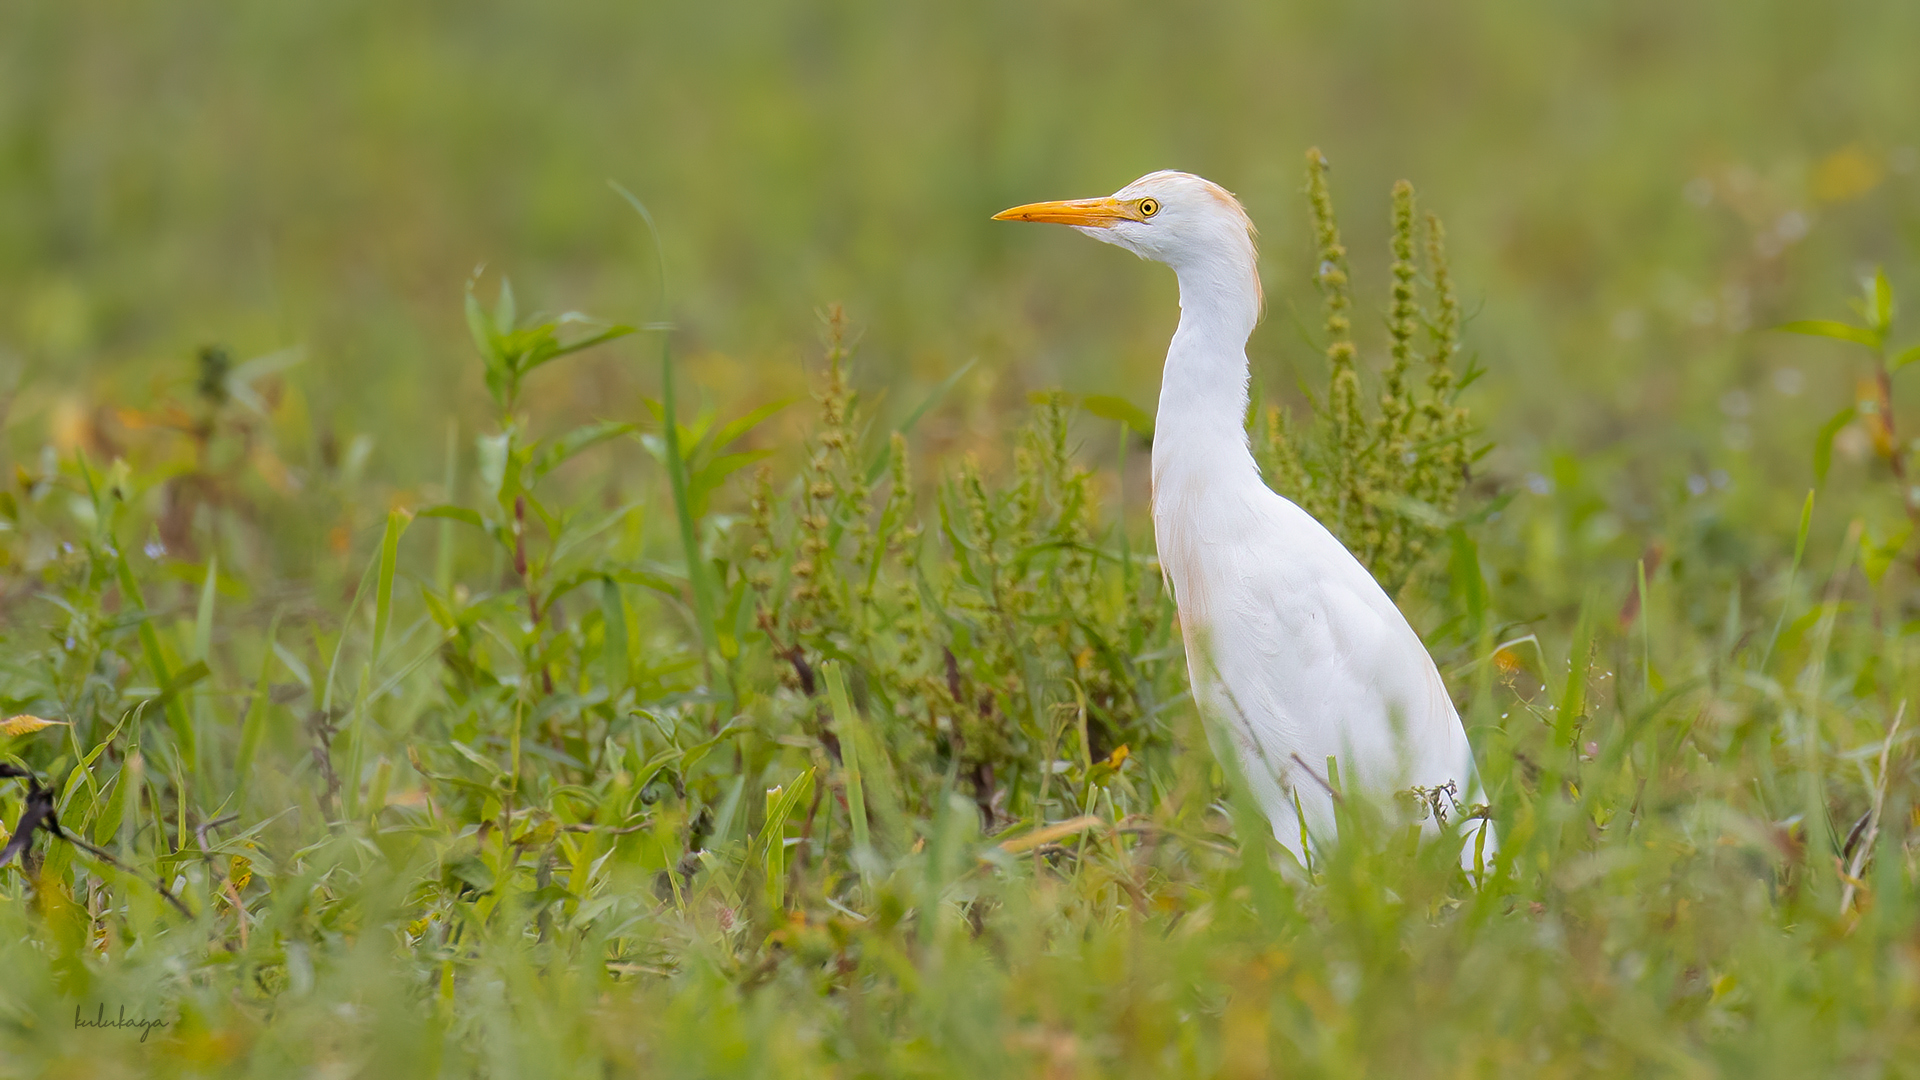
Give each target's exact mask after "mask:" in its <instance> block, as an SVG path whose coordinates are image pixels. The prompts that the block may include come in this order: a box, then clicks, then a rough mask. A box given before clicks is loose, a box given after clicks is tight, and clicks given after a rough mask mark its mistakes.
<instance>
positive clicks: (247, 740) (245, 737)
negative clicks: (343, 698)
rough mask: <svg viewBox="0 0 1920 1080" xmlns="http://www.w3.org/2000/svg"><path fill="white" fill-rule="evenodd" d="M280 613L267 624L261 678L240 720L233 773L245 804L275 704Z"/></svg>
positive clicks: (261, 660) (242, 801)
mask: <svg viewBox="0 0 1920 1080" xmlns="http://www.w3.org/2000/svg"><path fill="white" fill-rule="evenodd" d="M279 636H280V616H279V615H278V614H277V613H276V614H275V615H274V617H273V621H272V622H271V623H269V624H268V625H267V644H268V647H267V648H265V649H263V650H261V653H262V655H261V658H260V678H259V680H258V681H256V682H255V683H254V684H253V700H252V701H250V702H248V703H247V715H246V718H245V719H244V720H242V721H241V723H240V750H239V753H238V755H237V756H236V757H235V758H234V764H233V771H234V776H236V777H238V778H239V785H240V799H239V802H240V805H241V806H243V807H244V806H245V805H246V803H245V799H246V791H247V788H248V786H249V784H250V783H251V781H252V779H253V759H254V756H255V755H256V754H258V753H259V752H260V740H261V739H262V738H263V737H264V736H265V735H266V731H267V711H268V710H269V709H271V708H272V707H273V680H272V678H271V675H272V674H273V661H274V649H273V647H272V646H273V643H274V642H276V641H277V640H279Z"/></svg>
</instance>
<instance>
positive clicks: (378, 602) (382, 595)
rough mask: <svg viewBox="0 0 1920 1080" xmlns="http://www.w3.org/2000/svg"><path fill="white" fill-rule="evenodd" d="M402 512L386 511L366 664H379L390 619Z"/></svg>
mask: <svg viewBox="0 0 1920 1080" xmlns="http://www.w3.org/2000/svg"><path fill="white" fill-rule="evenodd" d="M407 521H408V514H407V512H406V511H405V510H389V511H387V529H386V532H385V533H384V534H383V535H382V536H381V537H380V576H379V579H378V582H377V584H376V585H375V586H374V593H373V655H372V656H371V657H369V658H368V661H367V662H368V663H369V664H378V663H379V662H380V646H381V645H382V644H383V643H384V642H385V641H386V637H387V624H388V623H389V622H390V621H392V619H393V575H394V570H395V568H396V566H397V564H398V562H399V558H400V535H401V534H402V533H404V532H406V531H407Z"/></svg>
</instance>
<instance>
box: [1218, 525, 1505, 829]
mask: <svg viewBox="0 0 1920 1080" xmlns="http://www.w3.org/2000/svg"><path fill="white" fill-rule="evenodd" d="M1261 502H1262V503H1264V502H1265V500H1261ZM1258 509H1259V510H1260V511H1261V512H1260V513H1259V514H1258V515H1257V516H1258V518H1259V519H1260V523H1259V525H1258V527H1257V529H1256V531H1255V532H1254V534H1253V535H1223V536H1219V537H1218V538H1217V539H1216V540H1215V541H1214V542H1211V543H1209V542H1208V541H1205V540H1203V541H1201V542H1202V543H1207V545H1208V547H1209V548H1210V549H1211V550H1209V551H1208V552H1207V553H1206V555H1207V557H1206V558H1203V559H1197V560H1193V562H1192V563H1191V565H1197V566H1204V567H1207V568H1208V569H1207V571H1205V574H1206V579H1205V580H1195V581H1192V582H1191V583H1190V584H1189V589H1190V591H1191V592H1192V593H1193V594H1194V599H1195V600H1196V602H1197V606H1199V607H1201V608H1202V609H1203V611H1202V612H1197V613H1196V614H1200V615H1201V618H1200V619H1199V620H1197V621H1198V622H1199V623H1200V624H1201V625H1199V626H1196V627H1194V629H1196V630H1198V631H1199V636H1200V637H1201V640H1200V641H1199V642H1197V643H1196V644H1198V645H1199V646H1200V648H1201V650H1202V651H1203V653H1204V654H1205V655H1204V656H1203V658H1202V662H1204V663H1205V664H1206V666H1207V670H1205V671H1203V669H1202V667H1201V666H1200V663H1196V664H1195V667H1194V672H1195V677H1196V681H1199V682H1206V683H1210V684H1211V687H1210V689H1211V690H1212V695H1211V696H1213V697H1215V698H1216V699H1217V700H1216V702H1215V704H1216V706H1217V707H1218V708H1220V710H1221V711H1223V712H1225V713H1227V714H1228V715H1227V718H1228V719H1229V720H1231V721H1232V722H1233V723H1234V725H1235V726H1236V727H1237V728H1239V729H1240V731H1241V734H1242V741H1243V743H1244V742H1246V741H1249V740H1250V741H1251V742H1252V743H1254V744H1255V746H1256V747H1257V749H1258V751H1259V752H1260V755H1261V757H1263V758H1264V759H1265V760H1266V762H1267V764H1268V765H1269V767H1271V768H1273V769H1275V770H1276V771H1277V772H1279V773H1281V774H1282V775H1283V778H1284V774H1286V773H1287V772H1289V771H1291V770H1292V769H1296V768H1302V767H1305V768H1309V769H1312V770H1314V771H1315V772H1316V774H1319V775H1322V776H1323V777H1324V769H1325V762H1326V759H1327V758H1328V757H1337V758H1338V759H1339V761H1340V765H1341V780H1342V783H1343V784H1346V785H1351V784H1354V783H1358V784H1360V785H1362V786H1363V787H1365V788H1367V789H1369V790H1371V791H1374V792H1376V793H1383V794H1384V793H1390V792H1392V791H1396V790H1405V789H1407V788H1409V787H1412V786H1414V785H1421V786H1431V785H1436V784H1444V783H1446V782H1447V781H1449V780H1453V781H1455V782H1456V783H1457V784H1458V786H1459V788H1460V789H1461V790H1463V791H1464V790H1465V789H1466V788H1467V786H1468V781H1469V778H1468V777H1467V776H1466V775H1465V773H1466V771H1467V769H1468V768H1469V766H1468V764H1467V763H1468V761H1469V760H1470V753H1469V751H1468V750H1467V744H1466V735H1465V732H1464V731H1463V730H1462V729H1461V726H1460V721H1459V717H1458V715H1457V714H1456V712H1455V711H1454V708H1453V703H1452V701H1451V700H1450V699H1449V697H1448V695H1447V692H1446V685H1445V683H1444V682H1443V681H1442V680H1441V678H1440V675H1439V672H1438V670H1437V669H1435V667H1434V664H1433V659H1432V657H1431V656H1430V655H1428V653H1427V650H1426V647H1425V645H1423V644H1422V643H1421V641H1420V638H1419V635H1417V634H1415V633H1414V631H1413V628H1412V627H1411V626H1409V625H1408V624H1407V621H1406V619H1405V617H1404V616H1402V615H1401V614H1400V611H1399V609H1398V608H1396V607H1394V605H1393V602H1392V601H1391V600H1390V599H1389V598H1388V597H1387V595H1386V593H1385V592H1384V591H1383V590H1382V589H1381V588H1380V586H1379V585H1378V584H1377V583H1376V582H1375V581H1374V580H1373V577H1372V576H1371V575H1370V574H1368V573H1367V571H1366V569H1365V568H1363V567H1362V566H1361V565H1360V563H1359V562H1358V560H1356V559H1355V558H1354V557H1353V556H1352V555H1351V554H1350V553H1349V552H1348V551H1347V550H1346V548H1345V547H1343V546H1342V545H1341V544H1340V542H1339V541H1338V540H1337V539H1335V538H1334V537H1333V535H1332V534H1331V533H1329V532H1327V530H1326V529H1325V528H1323V527H1322V526H1321V525H1320V524H1319V523H1318V522H1317V521H1315V520H1314V519H1313V518H1312V517H1311V516H1309V515H1308V514H1307V513H1306V512H1305V511H1302V510H1300V509H1299V508H1298V507H1296V506H1294V505H1293V504H1292V503H1289V502H1287V501H1285V500H1283V499H1281V498H1279V497H1278V496H1273V497H1272V502H1271V504H1266V505H1262V506H1260V507H1259V508H1258ZM1188 606H1189V605H1187V604H1186V603H1185V602H1184V601H1183V603H1182V607H1183V608H1187V607H1188ZM1249 749H1251V748H1249ZM1295 779H1296V780H1297V775H1296V777H1295ZM1289 786H1293V785H1292V784H1289Z"/></svg>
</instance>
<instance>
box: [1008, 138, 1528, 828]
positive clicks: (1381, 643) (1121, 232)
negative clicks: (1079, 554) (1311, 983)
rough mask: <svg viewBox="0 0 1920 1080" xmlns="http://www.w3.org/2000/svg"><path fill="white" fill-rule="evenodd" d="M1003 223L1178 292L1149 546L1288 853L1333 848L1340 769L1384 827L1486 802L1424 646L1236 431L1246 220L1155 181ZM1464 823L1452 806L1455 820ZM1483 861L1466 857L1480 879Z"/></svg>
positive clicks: (1241, 382)
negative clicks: (1415, 796)
mask: <svg viewBox="0 0 1920 1080" xmlns="http://www.w3.org/2000/svg"><path fill="white" fill-rule="evenodd" d="M995 217H996V218H997V219H1000V220H1012V221H1042V222H1056V223H1059V224H1065V225H1072V226H1074V227H1076V228H1078V229H1079V230H1080V231H1081V232H1083V233H1086V234H1087V235H1088V236H1091V237H1093V238H1095V239H1097V240H1102V241H1105V242H1107V243H1110V244H1115V245H1118V246H1120V247H1123V248H1126V249H1127V250H1129V251H1132V252H1134V253H1135V254H1137V255H1139V256H1141V257H1142V258H1147V259H1152V260H1154V261H1156V262H1162V263H1165V264H1167V265H1168V266H1170V267H1172V268H1173V271H1174V273H1175V275H1176V276H1177V277H1178V278H1179V281H1180V326H1179V328H1178V329H1177V330H1175V331H1174V335H1173V342H1172V344H1171V345H1170V346H1169V347H1168V349H1167V363H1166V370H1165V372H1164V374H1163V375H1162V378H1161V384H1160V406H1159V412H1158V415H1157V416H1156V418H1155V424H1154V428H1155V430H1154V439H1153V528H1154V537H1155V540H1156V541H1157V543H1158V547H1159V555H1160V566H1161V568H1162V570H1163V572H1164V573H1165V574H1166V577H1167V581H1168V583H1169V584H1170V585H1171V586H1172V588H1173V595H1174V602H1175V604H1176V606H1177V607H1178V608H1179V612H1180V628H1181V633H1182V636H1183V637H1184V638H1185V641H1186V646H1187V669H1188V675H1189V677H1190V678H1191V679H1192V682H1193V688H1194V696H1195V699H1196V700H1197V701H1198V702H1199V703H1200V706H1201V709H1202V711H1203V713H1204V714H1205V715H1206V716H1207V718H1208V719H1209V720H1210V721H1212V722H1214V723H1217V724H1220V725H1222V726H1223V728H1224V729H1225V730H1226V731H1228V732H1230V733H1231V735H1232V738H1233V742H1234V745H1235V747H1236V748H1237V749H1238V751H1239V754H1240V761H1241V764H1242V768H1243V771H1244V772H1245V774H1246V776H1247V779H1248V782H1249V784H1250V786H1251V787H1252V789H1253V792H1254V795H1255V797H1256V798H1258V799H1259V801H1260V803H1261V805H1262V807H1263V809H1265V811H1266V813H1267V817H1268V818H1269V819H1270V820H1271V821H1272V823H1273V830H1274V836H1275V837H1276V838H1278V839H1279V841H1280V842H1281V843H1282V844H1283V845H1285V846H1286V847H1287V848H1288V849H1289V850H1291V851H1293V853H1294V854H1295V855H1296V856H1297V857H1300V858H1301V859H1303V860H1304V859H1305V857H1306V851H1307V848H1309V847H1319V846H1322V845H1324V844H1326V843H1328V842H1330V841H1331V840H1332V839H1333V838H1334V835H1335V823H1334V812H1333V807H1334V798H1333V795H1332V794H1331V793H1330V791H1329V788H1328V784H1327V781H1328V779H1329V777H1328V776H1327V775H1326V773H1327V766H1326V762H1327V760H1328V759H1329V758H1333V759H1335V760H1337V761H1338V763H1339V774H1340V776H1339V779H1340V786H1341V788H1342V791H1343V797H1349V798H1351V797H1355V796H1362V797H1366V798H1369V799H1372V800H1375V801H1377V802H1378V803H1379V804H1380V805H1381V806H1382V807H1383V808H1387V809H1388V810H1389V811H1390V812H1391V811H1392V810H1393V808H1394V806H1395V804H1396V803H1397V802H1400V800H1397V799H1396V798H1395V796H1397V795H1400V794H1401V793H1407V792H1412V791H1414V790H1415V789H1424V790H1426V791H1429V792H1430V791H1432V790H1433V789H1436V788H1445V787H1446V786H1447V785H1449V784H1451V785H1452V786H1453V787H1452V790H1453V791H1454V792H1455V795H1456V799H1457V803H1458V804H1459V805H1464V804H1465V803H1466V802H1467V800H1468V799H1469V798H1477V796H1478V792H1477V791H1476V790H1475V787H1474V784H1473V764H1472V762H1473V755H1472V751H1471V749H1470V748H1469V747H1468V745H1467V736H1466V731H1465V730H1464V729H1463V728H1462V727H1461V725H1460V717H1459V714H1458V713H1457V712H1455V710H1454V707H1453V702H1452V700H1451V699H1450V698H1449V697H1448V696H1447V688H1446V684H1445V683H1443V682H1442V681H1441V679H1440V673H1439V671H1438V670H1437V669H1435V667H1434V664H1433V658H1432V657H1431V656H1429V655H1428V653H1427V650H1426V646H1425V645H1423V644H1422V643H1421V641H1420V637H1419V635H1417V634H1415V633H1414V631H1413V628H1412V627H1411V626H1409V625H1408V624H1407V620H1406V618H1405V617H1404V616H1402V615H1401V614H1400V611H1399V609H1398V608H1396V607H1395V606H1394V604H1393V601H1392V600H1391V599H1389V598H1388V597H1387V594H1386V592H1385V591H1384V590H1382V589H1381V588H1380V586H1379V584H1378V583H1377V582H1375V581H1374V579H1373V576H1372V575H1371V574H1369V573H1367V570H1366V568H1365V567H1363V566H1361V565H1360V563H1359V561H1358V560H1357V559H1355V558H1354V557H1353V555H1352V553H1350V552H1348V551H1347V549H1346V548H1345V547H1344V546H1343V545H1342V544H1341V543H1340V541H1339V540H1337V539H1335V538H1334V536H1333V534H1332V533H1330V532H1328V531H1327V530H1326V528H1325V527H1324V526H1322V525H1321V524H1320V523H1319V522H1318V521H1315V520H1314V519H1313V517H1312V516H1311V515H1309V514H1308V513H1307V512H1306V511H1304V510H1302V509H1300V508H1299V507H1298V506H1296V505H1294V504H1293V503H1292V502H1290V501H1288V500H1287V499H1284V498H1282V497H1281V496H1279V495H1276V494H1275V493H1274V492H1273V491H1272V490H1271V489H1269V488H1268V487H1267V486H1266V484H1265V483H1264V482H1262V480H1261V478H1260V472H1259V468H1258V467H1257V466H1256V465H1255V464H1254V460H1253V454H1252V452H1251V450H1250V449H1249V447H1248V444H1247V434H1246V430H1245V428H1244V426H1243V424H1242V418H1243V417H1244V416H1245V415H1246V410H1247V353H1246V344H1247V337H1248V335H1250V334H1251V333H1252V332H1253V328H1254V324H1255V323H1257V322H1258V321H1259V318H1260V305H1261V294H1260V277H1259V273H1258V270H1257V267H1256V255H1255V249H1254V230H1253V223H1252V222H1251V221H1250V220H1249V219H1248V218H1247V214H1246V211H1244V210H1243V209H1241V207H1240V204H1239V202H1238V201H1237V200H1235V199H1234V197H1233V196H1232V195H1231V194H1229V193H1228V192H1227V191H1226V190H1225V189H1223V188H1221V187H1220V186H1219V185H1217V184H1214V183H1212V182H1210V181H1207V180H1203V179H1201V178H1200V177H1197V176H1193V175H1190V174H1188V173H1180V172H1157V173H1152V174H1149V175H1147V176H1143V177H1141V178H1140V179H1138V180H1135V181H1134V182H1133V183H1131V184H1128V185H1127V186H1126V187H1124V188H1121V189H1120V190H1119V191H1117V192H1115V193H1114V194H1113V195H1111V196H1108V197H1105V198H1098V199H1076V200H1070V201H1065V202H1048V203H1032V204H1029V205H1026V206H1017V207H1014V208H1013V209H1011V210H1006V211H1003V212H1001V213H1000V214H997V215H995ZM1443 798H1444V797H1443ZM1455 804H1456V800H1455V799H1447V800H1445V801H1444V802H1443V803H1442V805H1443V807H1444V808H1445V809H1446V811H1447V812H1448V813H1449V814H1450V815H1451V814H1453V813H1455ZM1403 805H1404V804H1403ZM1296 807H1298V812H1297V811H1296ZM1303 814H1304V818H1305V820H1304V821H1302V815H1303ZM1478 827H1480V828H1484V827H1485V826H1484V825H1481V826H1478ZM1428 828H1429V830H1431V829H1432V828H1433V822H1432V819H1431V818H1429V824H1428ZM1303 834H1304V836H1305V837H1306V838H1307V843H1306V844H1305V845H1303V843H1302V837H1303ZM1487 839H1488V841H1489V843H1488V846H1487V848H1486V849H1485V850H1487V851H1489V852H1490V851H1491V843H1490V841H1491V837H1490V836H1489V837H1488V838H1487ZM1472 851H1473V844H1472V843H1471V842H1470V843H1469V844H1468V845H1467V848H1466V849H1465V850H1464V851H1463V860H1464V861H1466V862H1467V863H1468V864H1469V865H1470V866H1471V864H1472V859H1473V856H1472Z"/></svg>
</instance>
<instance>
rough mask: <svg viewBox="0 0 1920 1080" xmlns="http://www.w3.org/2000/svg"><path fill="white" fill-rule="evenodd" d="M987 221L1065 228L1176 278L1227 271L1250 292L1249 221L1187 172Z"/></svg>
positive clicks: (1218, 190) (1214, 187) (1213, 187)
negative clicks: (1238, 274) (1158, 265)
mask: <svg viewBox="0 0 1920 1080" xmlns="http://www.w3.org/2000/svg"><path fill="white" fill-rule="evenodd" d="M993 219H994V220H995V221H1044V222H1053V223H1055V224H1060V225H1071V226H1073V227H1074V228H1076V229H1079V230H1080V231H1081V232H1083V233H1086V234H1087V235H1088V236H1091V237H1093V238H1094V239H1095V240H1104V241H1106V242H1107V243H1109V244H1115V245H1118V246H1120V247H1123V248H1126V249H1127V250H1128V251H1131V252H1133V253H1134V254H1135V255H1138V256H1140V257H1141V258H1143V259H1152V260H1154V261H1155V262H1162V263H1166V264H1167V265H1168V266H1171V267H1173V269H1174V270H1175V272H1177V273H1182V274H1184V273H1186V272H1187V271H1189V270H1198V271H1201V272H1203V273H1206V272H1211V271H1214V270H1215V269H1216V268H1222V267H1223V265H1224V266H1233V267H1235V268H1239V269H1244V270H1245V272H1247V273H1249V274H1252V275H1253V276H1254V277H1253V280H1254V282H1255V283H1256V284H1255V288H1256V289H1257V288H1258V284H1257V283H1258V281H1259V277H1258V273H1257V271H1256V270H1255V263H1256V256H1255V251H1254V236H1255V233H1254V228H1253V220H1252V219H1251V218H1249V217H1247V212H1246V211H1245V210H1243V209H1241V207H1240V200H1238V199H1236V198H1234V197H1233V194H1232V193H1231V192H1229V191H1228V190H1227V189H1226V188H1223V187H1221V186H1220V185H1219V184H1216V183H1214V182H1213V181H1211V180H1205V179H1202V178H1200V177H1198V176H1195V175H1193V174H1192V173H1183V172H1171V171H1168V172H1156V173H1148V174H1147V175H1145V176H1143V177H1141V178H1140V179H1138V180H1135V181H1134V182H1133V183H1131V184H1128V185H1127V186H1126V187H1123V188H1121V189H1120V190H1119V191H1116V192H1114V193H1113V194H1111V195H1107V196H1104V197H1102V198H1098V199H1065V200H1061V201H1058V202H1041V203H1028V204H1027V205H1025V206H1016V207H1014V208H1013V209H1011V210H1002V211H1000V212H999V213H997V214H995V215H993Z"/></svg>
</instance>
